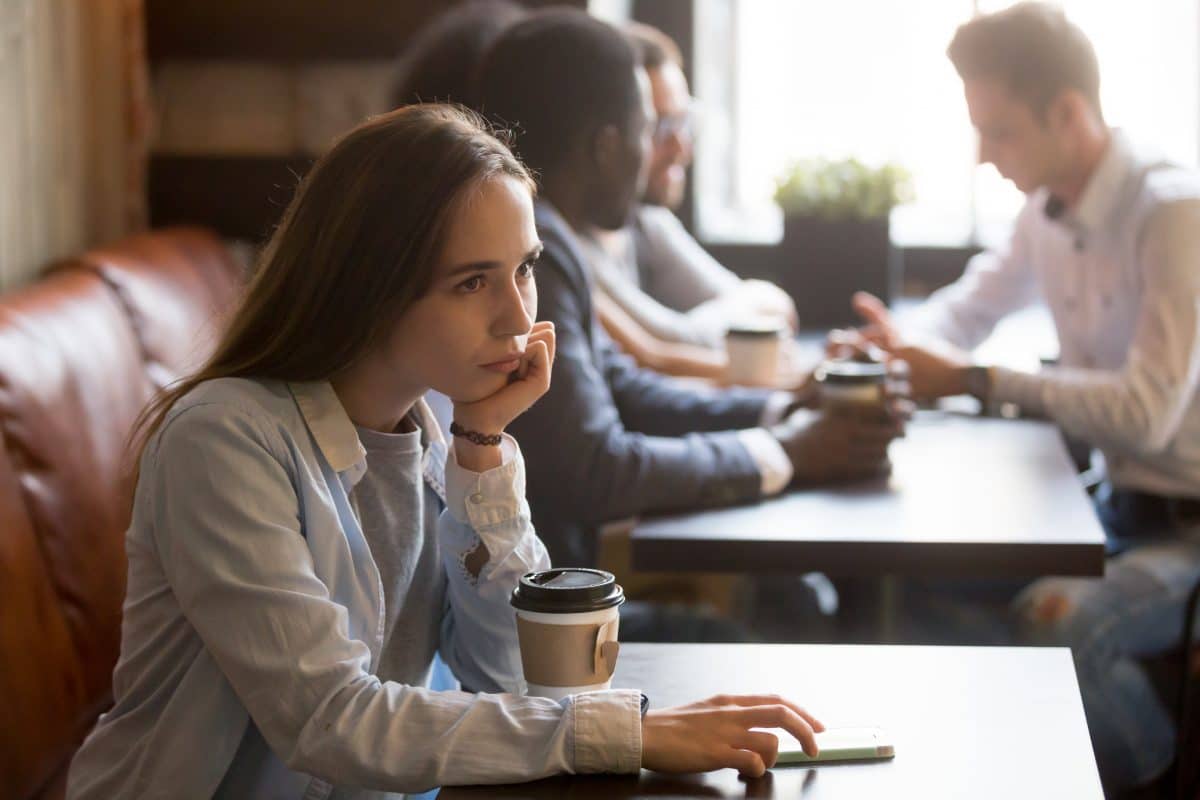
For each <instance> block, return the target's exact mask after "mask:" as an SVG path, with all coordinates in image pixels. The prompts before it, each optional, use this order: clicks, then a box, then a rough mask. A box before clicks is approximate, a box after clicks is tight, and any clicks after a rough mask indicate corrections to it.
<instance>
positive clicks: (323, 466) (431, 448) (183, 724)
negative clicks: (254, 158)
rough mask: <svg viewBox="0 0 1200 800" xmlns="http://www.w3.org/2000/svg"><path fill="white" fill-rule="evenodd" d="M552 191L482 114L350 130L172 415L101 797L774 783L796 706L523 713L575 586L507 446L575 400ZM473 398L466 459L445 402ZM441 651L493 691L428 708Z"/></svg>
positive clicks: (147, 511)
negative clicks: (541, 230) (543, 620)
mask: <svg viewBox="0 0 1200 800" xmlns="http://www.w3.org/2000/svg"><path fill="white" fill-rule="evenodd" d="M532 190H533V184H532V181H531V180H530V177H529V175H528V174H527V173H526V171H525V169H524V168H523V167H522V166H521V164H520V163H518V162H517V161H516V160H515V159H514V158H513V156H512V155H511V154H510V152H509V151H508V150H507V149H506V148H505V146H504V145H503V144H501V143H500V142H499V141H498V140H497V139H495V138H494V137H493V136H492V135H490V134H489V133H488V132H487V131H485V130H484V129H483V128H482V127H481V125H480V124H479V123H478V122H477V121H476V119H475V118H473V117H471V116H470V115H468V114H467V113H466V112H463V111H460V110H456V109H453V108H450V107H447V106H436V105H431V106H413V107H409V108H404V109H401V110H399V111H396V112H393V113H391V114H388V115H385V116H382V117H379V118H376V119H373V120H371V121H369V122H367V123H365V124H363V125H362V126H360V127H359V128H357V129H355V130H354V131H352V132H351V133H349V134H348V135H347V136H346V137H345V138H344V139H342V140H341V141H340V142H339V143H338V144H337V145H336V146H335V147H334V148H333V149H332V151H331V152H330V153H329V154H328V155H326V156H325V157H324V158H322V159H321V160H320V161H319V162H318V163H317V164H316V166H315V167H314V168H313V170H312V171H311V173H310V174H309V175H308V177H307V178H306V179H305V180H304V182H303V184H302V185H301V187H300V189H299V191H298V193H297V196H296V198H295V200H294V201H293V203H292V205H291V207H290V208H289V209H288V211H287V213H286V214H285V215H284V219H283V222H282V223H281V225H280V227H279V229H278V231H277V232H276V234H275V236H274V237H273V239H272V241H271V243H270V245H269V246H268V248H267V250H266V251H265V253H264V256H263V259H262V262H261V264H260V266H259V269H258V272H257V275H256V277H255V279H254V281H253V283H252V285H251V286H250V288H249V291H248V294H247V296H246V298H245V300H244V302H243V304H242V306H241V308H240V310H239V311H238V312H237V314H236V315H235V317H234V318H233V320H232V323H231V324H230V326H229V328H228V331H227V333H226V335H225V337H224V340H223V341H222V343H221V344H220V346H219V347H218V349H217V352H216V354H215V355H214V356H213V357H212V359H211V360H210V361H209V363H208V364H207V365H206V366H205V367H204V368H203V369H202V370H201V371H200V372H199V373H198V374H196V375H194V376H192V377H190V378H188V379H186V380H184V381H182V382H181V383H180V384H179V385H178V386H177V387H175V388H174V389H173V390H171V391H170V392H168V393H167V394H165V395H164V396H163V397H161V398H159V399H158V401H157V402H156V404H155V405H153V406H152V407H151V408H150V409H148V411H147V414H146V417H145V419H146V424H145V429H144V437H145V438H144V442H145V443H144V446H143V450H142V454H141V461H140V472H139V480H138V484H137V491H136V496H135V500H134V509H133V519H132V523H131V525H130V528H129V532H128V535H127V550H128V556H129V581H128V589H127V597H126V602H125V609H124V624H123V629H122V643H121V658H120V661H119V662H118V664H117V667H116V671H115V673H114V676H113V690H114V696H115V704H114V706H113V708H112V710H111V711H110V712H109V713H107V714H105V715H104V716H103V717H102V718H101V720H100V722H99V724H98V725H97V727H96V729H95V730H94V731H93V732H92V734H91V736H90V737H89V738H88V740H87V741H86V742H85V743H84V745H83V748H82V749H81V750H80V752H79V754H78V755H77V756H76V758H75V761H74V763H73V764H72V768H71V774H70V780H69V788H68V795H69V796H70V797H72V798H104V799H105V800H113V799H114V798H133V797H139V798H141V797H167V796H169V797H211V796H216V797H237V798H253V797H268V796H269V797H272V798H287V797H294V798H315V797H329V796H349V795H353V794H354V793H357V792H359V791H366V790H387V791H398V792H405V791H419V790H423V789H426V788H429V787H432V786H437V785H443V784H460V783H476V782H494V781H520V780H527V779H532V778H537V777H541V776H545V775H549V774H552V773H555V772H587V771H616V772H619V771H635V770H637V769H638V767H640V766H646V767H649V768H654V769H660V770H683V771H694V770H707V769H714V768H717V767H724V766H733V767H737V768H738V769H740V770H742V771H743V772H745V773H747V774H751V775H755V774H761V773H762V772H763V770H764V768H765V767H766V766H769V765H770V764H771V763H772V762H773V759H774V752H775V747H776V743H775V739H774V737H773V736H771V735H770V734H766V733H763V732H760V731H754V730H751V729H752V728H755V727H774V726H782V727H784V728H786V729H788V730H789V731H791V732H792V733H793V734H794V735H796V736H797V737H798V738H800V739H801V740H802V741H804V742H806V743H807V745H808V746H809V747H812V746H813V744H812V743H813V739H812V733H813V730H814V729H816V730H820V724H819V723H818V722H816V721H815V720H814V719H812V717H810V716H808V715H807V714H806V713H805V712H804V711H802V710H801V709H799V708H797V707H796V706H794V705H792V704H791V703H789V702H786V701H783V700H781V699H779V698H774V697H765V698H764V697H722V698H714V699H712V700H708V701H704V702H702V703H698V704H695V705H693V706H688V707H683V708H676V709H668V710H663V711H652V712H650V713H649V714H647V715H646V716H645V718H643V717H642V715H641V709H640V700H641V696H640V694H639V693H638V692H631V691H610V692H597V693H592V694H586V695H577V696H574V697H570V698H568V699H566V700H564V701H563V702H561V703H558V702H554V701H551V700H547V699H543V698H538V697H523V696H521V694H520V692H521V689H522V685H521V666H520V660H519V656H518V651H517V645H516V630H515V627H516V626H515V623H514V619H513V612H512V611H511V609H510V608H509V606H508V595H509V593H510V592H511V590H512V589H513V587H514V586H515V585H516V582H517V580H518V578H519V577H520V576H521V575H522V574H523V573H525V572H527V571H529V570H535V569H544V568H546V567H547V566H548V559H547V557H546V551H545V549H544V548H543V546H542V544H541V542H540V541H539V540H538V538H537V536H536V535H535V534H534V532H533V529H532V528H531V527H530V523H529V509H528V506H527V505H526V503H525V500H524V496H523V490H524V468H523V464H522V460H521V454H520V451H519V450H518V448H517V445H516V442H515V441H513V440H512V439H511V438H510V437H508V436H506V435H505V434H504V433H503V432H504V429H505V427H506V425H508V423H509V422H510V421H511V420H512V419H513V418H514V417H515V416H517V415H518V414H520V413H521V412H522V411H524V410H525V409H526V408H528V407H529V406H530V405H531V404H532V403H533V402H534V401H535V400H537V398H538V397H539V396H541V395H542V393H544V392H545V391H546V389H547V387H548V386H549V381H550V368H551V363H552V362H553V359H554V331H553V329H552V328H551V326H550V325H549V324H544V323H543V324H539V323H534V322H533V319H534V317H535V314H536V306H537V296H536V290H535V286H534V281H533V274H532V273H533V264H534V262H535V261H536V260H537V257H538V252H539V248H540V244H539V242H538V239H537V234H536V231H535V228H534V222H533V209H532V200H531V193H532ZM431 387H432V388H435V389H437V390H439V391H441V392H443V393H444V394H446V395H448V396H449V397H450V398H451V399H452V400H453V401H454V418H455V422H456V423H457V426H458V427H456V428H455V430H456V431H467V432H471V433H469V434H467V435H464V436H456V437H455V438H454V440H453V445H452V446H450V447H447V446H446V445H445V444H444V443H443V441H442V438H441V436H440V435H439V433H438V427H437V424H436V423H435V422H433V421H432V420H431V417H430V414H429V413H428V410H427V409H426V407H425V405H424V403H423V402H422V400H421V396H422V395H423V394H424V393H425V391H426V390H427V389H429V388H431ZM435 652H440V653H441V654H442V656H443V657H444V658H445V659H446V661H447V662H448V664H449V665H450V666H451V667H452V669H453V670H454V672H455V674H456V675H457V676H458V678H459V679H460V680H461V681H462V683H463V684H464V685H466V686H470V687H472V688H473V689H475V690H477V691H486V692H495V693H493V694H475V693H468V692H458V691H454V692H432V691H429V690H428V689H426V688H423V687H424V684H425V682H426V680H427V677H428V674H429V670H430V665H431V663H432V660H433V657H434V654H435Z"/></svg>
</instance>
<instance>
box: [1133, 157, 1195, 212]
mask: <svg viewBox="0 0 1200 800" xmlns="http://www.w3.org/2000/svg"><path fill="white" fill-rule="evenodd" d="M1141 195H1142V200H1143V202H1145V203H1146V204H1147V205H1148V206H1150V207H1151V208H1157V207H1160V206H1165V205H1173V204H1176V203H1183V202H1190V203H1195V202H1196V201H1200V172H1197V171H1196V170H1194V169H1189V168H1187V167H1183V166H1180V165H1179V164H1170V163H1163V164H1159V165H1156V166H1154V167H1153V168H1152V169H1150V170H1148V171H1147V172H1146V177H1145V180H1143V181H1142V187H1141Z"/></svg>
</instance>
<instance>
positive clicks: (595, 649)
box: [510, 568, 625, 700]
mask: <svg viewBox="0 0 1200 800" xmlns="http://www.w3.org/2000/svg"><path fill="white" fill-rule="evenodd" d="M510 602H511V603H512V606H513V608H514V609H516V612H517V638H518V640H519V642H520V646H521V667H522V669H523V670H524V672H525V683H526V685H527V686H528V692H529V694H532V695H539V696H541V697H549V698H552V699H554V700H561V699H562V698H564V697H566V696H567V695H571V694H578V693H580V692H594V691H599V690H601V689H607V688H609V687H610V686H611V685H612V676H613V671H614V670H615V669H616V666H617V653H618V652H619V650H620V645H619V644H618V641H617V631H618V627H619V625H620V610H619V609H620V605H621V604H622V603H624V602H625V592H624V590H623V589H622V588H621V586H620V585H619V584H618V583H617V582H616V579H614V578H613V575H612V573H611V572H605V571H604V570H599V569H582V568H562V569H551V570H546V571H545V572H530V573H528V574H526V575H525V576H524V577H522V578H521V581H520V583H519V584H518V585H517V588H516V589H513V593H512V598H511V601H510Z"/></svg>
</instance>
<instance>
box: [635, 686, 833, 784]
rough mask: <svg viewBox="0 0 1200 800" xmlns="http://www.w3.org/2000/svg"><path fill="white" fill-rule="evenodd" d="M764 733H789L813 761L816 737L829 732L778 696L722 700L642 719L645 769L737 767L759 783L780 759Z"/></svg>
mask: <svg viewBox="0 0 1200 800" xmlns="http://www.w3.org/2000/svg"><path fill="white" fill-rule="evenodd" d="M758 728H783V729H784V730H785V731H787V732H788V733H790V734H791V735H792V736H795V737H796V739H797V741H799V742H800V744H801V745H802V746H803V747H804V752H805V753H808V754H809V755H810V756H815V755H817V743H816V740H815V739H814V738H813V733H814V732H820V731H823V730H825V726H824V725H822V724H821V723H820V722H819V721H817V719H816V718H814V717H813V716H812V715H811V714H809V713H808V712H807V711H805V710H804V709H803V708H801V707H800V706H798V705H796V704H795V703H792V702H790V701H788V700H785V699H783V698H782V697H778V696H776V695H750V696H745V695H742V696H737V695H734V696H731V695H718V696H717V697H711V698H709V699H708V700H702V701H700V702H699V703H692V704H690V705H686V706H677V707H675V708H667V709H663V710H661V711H650V712H649V713H647V714H646V718H645V719H644V720H642V766H643V767H645V768H646V769H652V770H656V771H658V772H708V771H709V770H714V769H723V768H725V767H733V768H734V769H736V770H737V771H738V772H740V773H741V774H742V775H744V776H746V777H751V778H757V777H760V776H762V774H763V773H764V772H766V771H767V770H768V769H770V768H771V767H773V766H774V765H775V759H776V758H777V757H778V755H779V739H777V738H776V737H775V735H774V734H772V733H768V732H767V731H764V730H757V729H758Z"/></svg>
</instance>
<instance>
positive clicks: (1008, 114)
mask: <svg viewBox="0 0 1200 800" xmlns="http://www.w3.org/2000/svg"><path fill="white" fill-rule="evenodd" d="M949 56H950V59H951V60H952V61H953V62H954V66H955V68H956V69H957V70H958V72H959V75H960V76H961V77H962V79H963V82H964V89H965V94H966V101H967V107H968V109H969V111H970V115H971V122H972V124H973V125H974V126H975V127H976V129H977V130H978V132H979V137H980V145H979V148H980V150H979V158H980V161H982V162H990V163H992V164H995V166H996V168H997V169H998V170H999V171H1000V173H1001V174H1002V175H1003V176H1004V177H1006V178H1008V179H1009V180H1011V181H1012V182H1013V183H1015V184H1016V186H1017V187H1018V188H1019V189H1021V190H1022V191H1023V192H1025V194H1026V195H1027V202H1026V204H1025V207H1024V209H1023V210H1022V211H1021V214H1020V216H1019V217H1018V219H1017V222H1016V226H1015V229H1014V232H1013V235H1012V239H1011V241H1010V242H1009V245H1008V247H1007V248H1006V249H1004V250H1002V251H999V252H988V253H983V254H981V255H979V256H977V257H976V258H975V259H973V260H972V261H971V263H970V264H969V266H968V268H967V270H966V273H965V274H964V275H963V277H962V278H960V279H959V280H958V281H957V282H956V283H954V284H953V285H951V286H949V287H947V288H945V289H943V290H941V291H939V292H937V293H936V294H934V295H933V296H932V297H931V298H930V299H929V301H928V302H927V303H926V304H925V306H924V307H923V308H922V309H921V313H920V315H919V319H918V320H915V323H916V324H914V325H913V326H912V327H911V328H908V327H906V329H905V330H903V331H901V330H900V329H899V328H898V327H897V326H896V325H895V323H894V322H893V320H892V319H891V317H890V316H889V314H888V312H887V309H886V308H885V307H884V306H883V304H882V303H880V302H879V301H878V300H877V299H875V298H873V297H870V296H869V295H860V296H859V297H857V298H856V300H855V304H856V307H857V308H858V310H859V311H860V313H862V314H863V316H864V317H865V318H866V319H867V322H868V325H867V326H866V327H865V328H863V329H862V332H863V333H864V334H865V335H866V336H867V337H868V338H870V339H871V340H873V341H874V342H875V343H877V344H879V345H881V346H883V347H884V348H885V349H887V350H889V351H890V352H892V353H894V354H895V355H897V356H900V357H902V358H904V359H905V360H907V361H908V363H909V365H910V367H911V379H912V386H913V391H914V394H916V395H918V396H925V397H941V396H946V395H953V394H963V393H970V394H974V395H976V396H978V397H980V398H981V399H983V400H985V401H986V402H989V403H1005V402H1007V403H1014V404H1016V405H1018V406H1019V407H1020V408H1021V409H1022V410H1023V411H1025V412H1026V413H1030V414H1034V415H1042V416H1046V417H1048V418H1050V419H1052V420H1054V421H1055V422H1056V423H1058V424H1059V425H1060V426H1061V427H1062V429H1063V430H1064V431H1065V432H1066V433H1068V434H1070V435H1071V436H1074V437H1078V438H1080V439H1083V440H1085V441H1087V442H1089V443H1091V444H1092V445H1094V446H1095V447H1097V448H1098V449H1099V450H1100V451H1101V453H1103V456H1104V460H1105V463H1106V466H1107V480H1106V482H1105V484H1104V485H1103V486H1102V487H1101V488H1100V491H1099V492H1098V495H1097V499H1096V501H1097V510H1098V513H1099V515H1100V517H1101V520H1102V522H1103V523H1104V525H1105V529H1106V532H1107V533H1108V538H1109V545H1110V547H1109V550H1110V555H1111V557H1110V559H1109V561H1108V564H1107V569H1106V575H1105V577H1104V578H1102V579H1057V578H1051V579H1044V580H1041V581H1038V582H1035V583H1034V584H1033V585H1032V586H1030V587H1028V588H1027V589H1025V590H1024V591H1023V592H1022V593H1021V594H1020V595H1019V596H1018V597H1017V600H1016V604H1015V611H1016V616H1017V621H1018V625H1019V627H1020V629H1021V630H1022V631H1023V632H1025V633H1026V634H1028V635H1029V636H1030V637H1031V640H1032V641H1042V642H1053V643H1060V644H1070V645H1071V647H1072V652H1073V654H1074V656H1075V659H1076V664H1077V668H1078V672H1079V682H1080V688H1081V690H1082V692H1083V700H1084V706H1085V709H1086V711H1087V716H1088V724H1089V728H1090V729H1091V732H1092V739H1093V743H1094V746H1095V748H1096V756H1097V761H1098V763H1099V767H1100V771H1101V775H1102V778H1103V779H1104V782H1105V785H1106V787H1107V788H1108V789H1109V791H1119V790H1123V789H1125V788H1128V787H1130V786H1136V785H1140V784H1144V783H1147V782H1149V781H1151V780H1153V779H1154V778H1155V777H1156V776H1158V775H1160V774H1161V773H1162V772H1163V771H1165V770H1166V768H1167V767H1168V766H1169V765H1170V762H1171V759H1172V753H1173V750H1174V734H1173V731H1172V722H1171V718H1170V714H1168V712H1167V710H1166V708H1165V707H1164V705H1163V703H1162V700H1161V699H1160V698H1159V697H1158V696H1157V694H1156V693H1155V691H1154V690H1153V688H1152V686H1151V684H1150V682H1149V681H1148V680H1147V677H1146V675H1145V674H1144V672H1143V671H1142V669H1141V667H1140V665H1139V664H1138V662H1137V660H1136V659H1138V658H1140V657H1145V656H1149V655H1154V654H1159V653H1164V652H1167V651H1170V650H1172V649H1174V648H1177V647H1178V646H1179V643H1180V639H1181V634H1182V630H1183V607H1184V604H1185V601H1186V599H1187V597H1188V593H1189V592H1190V591H1191V589H1192V588H1193V586H1195V585H1196V582H1197V580H1198V579H1200V400H1198V398H1197V391H1196V389H1197V383H1198V381H1200V176H1197V175H1196V174H1195V173H1194V172H1191V171H1186V170H1183V169H1181V168H1178V167H1174V166H1172V165H1170V164H1167V163H1164V162H1163V161H1162V160H1161V159H1159V158H1156V157H1154V156H1151V155H1148V154H1146V153H1145V152H1143V151H1142V150H1140V149H1139V148H1137V147H1135V146H1134V145H1133V144H1132V143H1131V142H1130V141H1129V140H1128V138H1127V137H1126V136H1125V135H1124V134H1122V133H1121V132H1120V131H1119V130H1115V129H1110V128H1109V127H1108V126H1107V125H1106V124H1105V122H1104V117H1103V115H1102V112H1101V107H1100V100H1099V69H1098V66H1097V63H1096V57H1095V54H1094V52H1093V50H1092V47H1091V44H1090V43H1089V42H1088V40H1087V38H1086V37H1085V36H1084V34H1083V32H1082V31H1081V30H1079V28H1077V27H1076V26H1075V25H1074V24H1072V23H1071V22H1069V21H1068V20H1067V19H1066V17H1065V16H1064V15H1063V14H1062V12H1061V11H1058V10H1055V9H1053V8H1051V7H1048V6H1043V5H1040V4H1034V3H1023V4H1020V5H1017V6H1014V7H1012V8H1010V9H1008V10H1006V11H1002V12H999V13H996V14H990V15H985V16H981V17H978V18H976V19H975V20H973V21H971V22H969V23H967V24H966V25H964V26H962V27H961V28H960V29H959V31H958V33H957V34H956V36H955V38H954V41H953V42H952V43H951V45H950V48H949ZM1039 300H1040V301H1043V302H1044V303H1046V304H1047V305H1048V306H1049V309H1050V311H1051V313H1052V315H1053V318H1054V323H1055V327H1056V328H1057V331H1058V338H1059V342H1060V347H1061V357H1060V363H1059V365H1057V366H1054V367H1048V368H1045V369H1043V370H1041V371H1040V372H1037V373H1027V372H1021V371H1016V370H1011V369H1006V368H1003V367H998V366H990V365H987V364H980V363H977V362H975V361H974V360H973V359H972V356H971V355H970V354H969V350H970V349H971V348H973V347H975V346H976V345H977V344H979V343H980V342H981V341H982V340H983V339H984V338H985V337H987V335H988V334H989V333H990V332H991V330H992V328H993V326H994V325H995V324H996V323H997V321H999V320H1000V319H1001V318H1002V317H1003V316H1005V315H1006V314H1008V313H1010V312H1012V311H1014V310H1016V309H1018V308H1020V307H1022V306H1026V305H1028V304H1031V303H1033V302H1035V301H1039Z"/></svg>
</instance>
